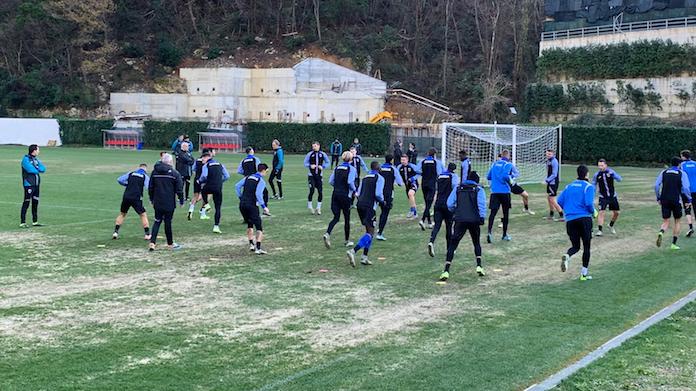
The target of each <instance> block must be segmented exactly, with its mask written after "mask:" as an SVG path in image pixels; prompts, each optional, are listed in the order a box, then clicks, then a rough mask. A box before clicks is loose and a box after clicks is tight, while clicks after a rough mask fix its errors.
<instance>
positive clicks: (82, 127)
mask: <svg viewBox="0 0 696 391" xmlns="http://www.w3.org/2000/svg"><path fill="white" fill-rule="evenodd" d="M58 124H59V125H60V139H61V142H62V143H63V144H64V145H90V146H102V145H103V138H102V137H103V136H102V130H104V129H111V126H112V125H113V121H112V120H59V121H58Z"/></svg>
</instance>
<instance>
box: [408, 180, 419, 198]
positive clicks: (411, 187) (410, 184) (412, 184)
mask: <svg viewBox="0 0 696 391" xmlns="http://www.w3.org/2000/svg"><path fill="white" fill-rule="evenodd" d="M411 190H413V192H414V193H417V192H418V181H413V182H411V181H409V182H408V184H407V185H406V195H408V192H409V191H411Z"/></svg>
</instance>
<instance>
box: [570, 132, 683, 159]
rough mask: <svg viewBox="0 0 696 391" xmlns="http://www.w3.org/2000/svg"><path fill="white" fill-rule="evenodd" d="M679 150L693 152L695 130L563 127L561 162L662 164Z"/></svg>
mask: <svg viewBox="0 0 696 391" xmlns="http://www.w3.org/2000/svg"><path fill="white" fill-rule="evenodd" d="M683 149H690V150H692V151H694V150H696V129H692V128H676V127H667V126H645V127H615V126H576V125H570V126H564V127H563V160H566V161H573V162H583V163H587V164H594V163H596V162H597V160H599V159H601V158H604V159H607V160H608V161H609V163H610V164H612V165H618V164H637V165H655V164H664V163H667V162H668V161H669V159H670V158H671V157H673V156H677V155H679V152H680V151H681V150H683Z"/></svg>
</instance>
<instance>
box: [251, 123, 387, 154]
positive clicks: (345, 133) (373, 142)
mask: <svg viewBox="0 0 696 391" xmlns="http://www.w3.org/2000/svg"><path fill="white" fill-rule="evenodd" d="M247 129H248V132H247V136H246V139H247V142H248V144H249V145H251V146H253V147H255V148H257V149H258V150H263V149H270V148H271V142H272V141H273V139H276V138H277V139H278V140H280V142H281V144H282V145H283V149H285V151H286V152H295V153H306V152H308V151H309V150H310V149H311V148H312V142H313V141H315V140H316V141H319V142H320V143H321V144H322V149H323V150H325V151H326V150H328V146H329V144H330V143H331V142H333V140H334V139H335V138H338V139H339V140H340V141H341V142H342V143H343V147H344V148H346V147H347V146H349V145H350V144H352V143H353V139H354V138H356V137H357V138H358V139H359V140H360V144H361V145H362V153H363V154H364V155H370V154H372V155H381V154H383V153H384V152H385V151H387V150H388V147H389V133H390V127H389V125H384V124H366V123H354V124H295V123H268V122H252V123H250V124H249V125H248V127H247Z"/></svg>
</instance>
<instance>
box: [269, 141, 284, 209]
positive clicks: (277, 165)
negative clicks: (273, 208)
mask: <svg viewBox="0 0 696 391" xmlns="http://www.w3.org/2000/svg"><path fill="white" fill-rule="evenodd" d="M271 147H272V148H273V168H271V176H270V177H269V178H268V184H269V185H271V191H273V199H274V200H282V199H283V167H284V166H285V151H283V147H281V146H280V141H278V140H273V142H272V143H271ZM274 179H275V180H276V181H277V182H278V193H276V189H275V185H274V184H273V180H274Z"/></svg>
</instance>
